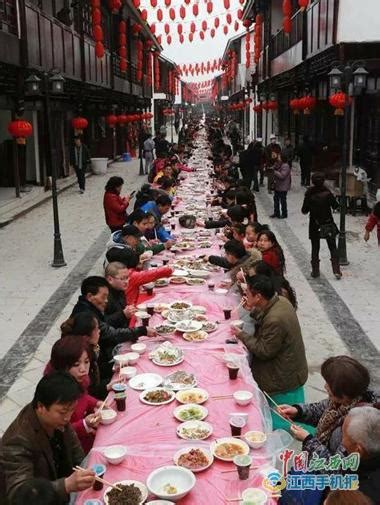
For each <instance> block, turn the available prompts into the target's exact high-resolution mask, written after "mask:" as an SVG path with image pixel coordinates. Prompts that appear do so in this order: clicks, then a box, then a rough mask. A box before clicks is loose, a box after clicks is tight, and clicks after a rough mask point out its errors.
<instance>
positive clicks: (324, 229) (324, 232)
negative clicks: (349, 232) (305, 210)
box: [319, 222, 339, 239]
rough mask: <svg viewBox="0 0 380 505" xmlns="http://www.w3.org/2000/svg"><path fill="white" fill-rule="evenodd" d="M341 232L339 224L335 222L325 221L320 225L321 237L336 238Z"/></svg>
mask: <svg viewBox="0 0 380 505" xmlns="http://www.w3.org/2000/svg"><path fill="white" fill-rule="evenodd" d="M338 233H339V229H338V227H337V225H336V224H335V223H334V222H333V223H325V224H320V225H319V237H320V238H326V239H328V238H335V237H336V236H337V235H338Z"/></svg>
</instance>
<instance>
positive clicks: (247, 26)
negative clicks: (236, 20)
mask: <svg viewBox="0 0 380 505" xmlns="http://www.w3.org/2000/svg"><path fill="white" fill-rule="evenodd" d="M251 24H252V22H251V20H250V19H245V20H244V21H243V26H244V27H245V28H249V27H250V26H251Z"/></svg>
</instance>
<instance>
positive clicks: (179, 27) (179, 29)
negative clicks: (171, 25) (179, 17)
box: [177, 23, 183, 35]
mask: <svg viewBox="0 0 380 505" xmlns="http://www.w3.org/2000/svg"><path fill="white" fill-rule="evenodd" d="M177 32H178V35H181V33H182V32H183V27H182V24H181V23H178V25H177Z"/></svg>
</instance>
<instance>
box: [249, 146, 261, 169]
mask: <svg viewBox="0 0 380 505" xmlns="http://www.w3.org/2000/svg"><path fill="white" fill-rule="evenodd" d="M247 162H248V165H249V167H250V168H251V169H253V167H256V168H260V167H261V166H262V164H263V163H264V148H263V146H262V144H261V142H259V143H257V142H256V143H255V144H254V146H253V147H252V149H248V150H247Z"/></svg>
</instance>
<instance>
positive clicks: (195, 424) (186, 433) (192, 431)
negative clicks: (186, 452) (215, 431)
mask: <svg viewBox="0 0 380 505" xmlns="http://www.w3.org/2000/svg"><path fill="white" fill-rule="evenodd" d="M177 433H178V435H179V436H180V437H181V438H184V439H186V440H204V439H205V438H208V437H209V436H210V435H211V433H212V427H211V425H210V424H208V423H204V422H203V421H189V422H186V423H183V424H182V425H180V426H179V427H178V428H177Z"/></svg>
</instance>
